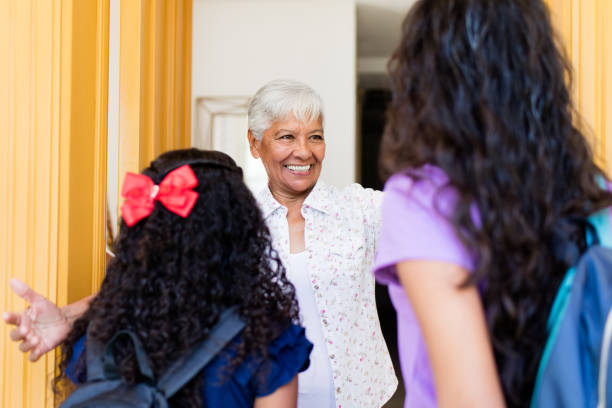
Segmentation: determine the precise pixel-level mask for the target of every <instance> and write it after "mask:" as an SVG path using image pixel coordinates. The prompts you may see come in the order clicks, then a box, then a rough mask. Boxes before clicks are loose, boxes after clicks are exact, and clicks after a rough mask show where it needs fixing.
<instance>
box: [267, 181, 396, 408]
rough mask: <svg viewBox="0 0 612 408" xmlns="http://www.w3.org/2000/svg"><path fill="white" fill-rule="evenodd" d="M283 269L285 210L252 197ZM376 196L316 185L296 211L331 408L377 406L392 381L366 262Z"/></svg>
mask: <svg viewBox="0 0 612 408" xmlns="http://www.w3.org/2000/svg"><path fill="white" fill-rule="evenodd" d="M258 201H259V205H260V208H261V210H262V212H263V216H264V218H265V220H266V223H267V224H268V228H269V229H270V233H271V235H272V245H273V247H274V249H276V251H278V253H279V256H280V258H281V260H282V262H283V264H284V265H287V264H288V263H287V259H288V256H289V226H288V223H287V208H286V207H284V206H282V205H281V204H280V203H279V202H278V201H276V200H275V199H274V197H273V196H272V193H271V192H270V190H269V189H268V188H266V189H264V190H263V191H262V192H261V193H260V194H259V196H258ZM381 202H382V192H380V191H374V190H372V189H365V188H363V187H361V186H360V185H359V184H352V185H350V186H348V187H346V188H344V189H338V188H336V187H333V186H327V185H325V184H324V183H323V182H321V181H319V182H318V183H317V184H316V185H315V187H314V188H313V190H312V191H311V192H310V194H309V195H308V197H306V200H304V203H303V204H302V216H303V217H304V219H305V230H304V239H305V246H306V251H307V259H308V261H307V262H308V271H309V275H310V276H309V278H310V282H311V283H312V288H313V291H314V293H315V298H316V304H317V308H318V314H319V316H320V318H321V325H322V328H323V332H324V335H325V340H326V343H327V344H326V345H327V351H328V353H329V359H330V362H331V368H332V373H333V379H334V390H335V398H336V406H337V407H338V408H353V407H355V408H360V407H363V408H374V407H381V406H382V405H383V404H384V403H385V402H386V401H387V400H388V399H389V398H391V396H392V395H393V393H394V392H395V389H396V387H397V378H396V376H395V371H394V369H393V365H392V363H391V358H390V357H389V352H388V350H387V346H386V344H385V340H384V338H383V336H382V332H381V330H380V323H379V321H378V315H377V311H376V301H375V297H374V278H373V275H372V261H373V258H374V252H375V250H376V241H377V239H378V235H379V232H380V226H381V214H380V207H381Z"/></svg>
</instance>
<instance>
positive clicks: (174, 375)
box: [157, 307, 245, 398]
mask: <svg viewBox="0 0 612 408" xmlns="http://www.w3.org/2000/svg"><path fill="white" fill-rule="evenodd" d="M244 326H245V323H244V321H243V320H242V319H241V318H240V316H238V312H237V310H236V307H232V308H229V309H227V310H225V311H224V312H223V313H221V316H220V317H219V322H218V323H217V324H216V325H215V326H214V327H213V328H212V330H211V331H210V334H209V335H208V337H207V338H206V339H205V340H204V341H202V342H200V343H198V344H196V345H195V346H194V347H193V348H192V349H191V350H190V351H189V352H187V353H185V355H183V356H182V357H180V358H179V359H178V360H176V361H175V362H174V363H172V364H171V365H170V367H169V368H168V369H167V370H166V371H165V372H164V374H163V375H162V376H161V378H160V379H159V381H158V383H157V386H158V388H159V389H160V390H161V391H162V392H163V393H164V394H165V396H166V398H170V397H172V395H174V394H175V393H176V392H177V391H178V390H180V389H181V388H182V387H183V386H184V385H185V384H187V383H188V382H189V381H190V380H191V379H192V378H193V377H195V375H196V374H198V373H199V372H200V371H201V370H202V369H203V368H204V367H205V366H206V364H207V363H208V362H209V361H210V360H211V359H212V358H213V357H214V356H215V355H217V353H219V351H221V350H222V349H223V348H224V347H225V346H226V344H227V343H229V341H230V340H232V339H233V338H234V337H235V336H236V335H237V334H238V333H239V332H240V331H241V330H242V329H243V328H244Z"/></svg>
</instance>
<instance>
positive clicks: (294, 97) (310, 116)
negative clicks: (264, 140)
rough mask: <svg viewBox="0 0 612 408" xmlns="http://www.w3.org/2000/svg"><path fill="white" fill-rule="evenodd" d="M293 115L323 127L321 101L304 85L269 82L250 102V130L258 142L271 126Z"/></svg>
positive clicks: (295, 82)
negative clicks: (317, 121) (318, 120)
mask: <svg viewBox="0 0 612 408" xmlns="http://www.w3.org/2000/svg"><path fill="white" fill-rule="evenodd" d="M290 113H293V115H294V116H295V118H296V119H297V120H299V121H300V122H311V121H313V120H317V119H319V118H321V123H322V124H323V102H322V101H321V97H320V96H319V95H318V94H317V93H316V92H315V91H314V89H312V88H311V87H309V86H308V85H306V84H303V83H301V82H298V81H292V80H289V79H276V80H274V81H271V82H268V83H267V84H265V85H264V86H262V87H261V88H259V90H258V91H257V92H256V93H255V96H253V97H252V98H251V100H250V101H249V114H248V115H249V129H250V130H251V132H253V136H255V138H256V139H257V140H261V137H262V136H263V132H264V131H265V130H266V129H268V128H269V127H270V126H271V125H272V123H273V122H276V121H278V120H281V119H284V118H286V117H287V115H289V114H290Z"/></svg>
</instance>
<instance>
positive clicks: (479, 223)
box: [375, 0, 612, 407]
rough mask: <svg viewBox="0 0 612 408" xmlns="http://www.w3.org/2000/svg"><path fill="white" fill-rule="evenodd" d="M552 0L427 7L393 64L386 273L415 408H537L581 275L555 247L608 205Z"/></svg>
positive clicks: (427, 3)
mask: <svg viewBox="0 0 612 408" xmlns="http://www.w3.org/2000/svg"><path fill="white" fill-rule="evenodd" d="M557 44H558V42H557V40H556V39H555V37H554V35H553V30H552V28H551V22H550V16H549V13H548V10H547V7H546V5H545V4H544V2H543V1H542V0H420V1H418V2H417V3H416V4H415V5H414V6H413V7H412V9H411V11H410V12H409V14H408V16H407V17H406V19H405V21H404V25H403V33H402V40H401V42H400V44H399V46H398V47H397V49H396V51H395V53H394V55H393V57H392V60H391V63H390V71H391V72H390V75H391V79H392V81H391V82H392V90H393V100H392V102H391V106H390V109H389V122H388V124H387V129H386V131H385V135H384V138H383V144H382V148H381V158H382V167H383V171H384V173H385V174H386V175H387V176H390V175H393V176H392V177H390V178H389V179H388V181H387V183H386V186H385V191H386V193H385V197H384V199H383V210H382V211H383V215H382V216H383V227H382V232H381V237H380V240H379V246H378V253H377V256H376V260H375V275H376V278H377V279H378V280H379V281H380V282H381V283H383V284H386V285H388V286H389V292H390V295H391V299H392V301H393V304H394V306H395V308H396V309H397V311H398V328H399V348H400V360H401V368H402V374H403V377H404V381H405V387H406V402H405V406H406V407H431V406H440V407H450V406H452V407H462V406H465V407H480V406H482V407H498V406H506V405H507V406H511V407H522V406H526V405H528V403H529V399H530V397H531V391H532V388H533V383H534V379H535V376H536V372H537V368H538V363H539V360H540V355H541V353H542V351H543V347H544V344H545V341H546V337H547V336H546V319H547V317H548V313H549V310H550V308H551V305H552V302H553V299H554V295H555V293H556V291H557V289H558V286H559V284H560V283H561V280H562V278H563V276H564V274H565V271H566V270H567V267H568V266H569V265H567V264H566V263H565V262H564V261H563V260H561V259H558V258H556V257H555V254H554V251H553V248H552V242H553V237H554V236H555V234H556V233H557V232H558V231H560V230H561V231H565V232H566V233H567V236H569V237H571V239H572V240H573V241H575V242H576V243H577V244H578V246H579V247H580V248H584V246H585V243H584V242H583V241H584V240H583V239H582V237H584V230H583V227H582V226H579V225H576V224H573V223H571V222H570V221H569V218H570V217H572V216H578V217H586V216H588V215H589V214H591V213H593V212H595V211H597V210H599V209H602V208H606V207H608V206H610V204H611V203H612V195H611V194H610V193H609V192H607V191H605V190H602V189H601V188H600V187H599V186H598V184H597V181H596V179H597V178H598V177H603V172H602V171H601V169H600V168H599V167H598V166H597V165H596V164H595V163H594V161H593V156H592V153H591V151H590V149H589V146H588V144H587V142H586V139H585V137H584V136H583V134H582V133H581V132H580V130H579V129H577V128H576V127H575V126H574V125H573V124H574V123H576V122H575V116H574V114H575V112H574V110H573V107H572V105H571V102H570V96H569V95H570V94H569V91H568V84H567V83H566V78H569V77H570V75H569V74H570V72H569V63H568V62H567V60H566V59H565V57H564V56H563V54H562V53H561V52H560V50H559V48H558V47H557Z"/></svg>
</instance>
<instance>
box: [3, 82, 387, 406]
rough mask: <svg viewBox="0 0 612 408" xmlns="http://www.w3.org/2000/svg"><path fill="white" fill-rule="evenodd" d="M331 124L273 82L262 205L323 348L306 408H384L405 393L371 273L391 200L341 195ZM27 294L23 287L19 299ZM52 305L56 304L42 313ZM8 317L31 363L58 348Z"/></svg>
mask: <svg viewBox="0 0 612 408" xmlns="http://www.w3.org/2000/svg"><path fill="white" fill-rule="evenodd" d="M323 122H324V114H323V106H322V102H321V99H320V97H319V96H318V95H317V94H316V93H315V92H314V91H313V90H312V89H311V88H310V87H308V86H307V85H304V84H302V83H300V82H296V81H288V80H276V81H272V82H270V83H268V84H266V85H265V86H263V87H262V88H261V89H260V90H259V91H258V92H257V93H256V94H255V96H254V97H253V98H252V100H251V103H250V106H249V131H248V139H249V144H250V149H251V153H252V155H253V156H254V157H255V158H259V159H261V161H262V163H263V165H264V167H265V169H266V172H267V174H268V178H269V181H268V188H266V189H265V190H264V191H262V192H261V194H260V195H259V196H258V200H259V204H260V207H261V210H262V212H263V216H264V218H265V220H266V223H267V225H268V227H269V229H270V232H271V235H272V241H273V247H274V248H275V249H276V250H277V251H278V253H279V255H280V258H281V260H282V262H283V263H284V264H285V266H286V268H287V274H288V277H289V280H290V281H291V282H292V283H293V284H294V286H295V287H296V292H297V297H298V302H299V306H300V315H301V318H302V320H303V324H304V326H305V327H306V335H307V337H308V338H309V339H310V340H311V341H312V342H313V343H314V350H313V352H312V354H311V366H310V368H309V369H308V370H307V371H306V372H304V373H301V374H300V375H299V378H298V388H299V391H298V405H299V406H300V407H304V408H306V407H317V408H318V407H334V406H335V407H367V408H371V407H380V406H382V405H383V404H384V403H385V402H386V401H387V400H388V399H389V398H390V397H391V396H392V395H393V393H394V391H395V388H396V386H397V379H396V377H395V372H394V370H393V366H392V364H391V360H390V357H389V354H388V351H387V347H386V344H385V341H384V338H383V336H382V333H381V330H380V325H379V321H378V317H377V312H376V302H375V298H374V279H373V276H372V273H371V267H372V261H373V257H374V252H375V249H376V241H377V238H378V234H379V229H380V223H381V218H380V204H381V199H382V193H380V192H377V191H373V190H370V189H364V188H363V187H361V186H360V185H358V184H353V185H350V186H348V187H346V188H344V189H337V188H335V187H332V186H328V185H326V184H325V183H323V182H322V181H321V180H319V175H320V174H321V166H322V164H323V159H324V158H325V132H324V126H323ZM27 290H28V289H27V288H23V287H21V288H18V291H19V293H23V292H24V291H27ZM28 296H33V295H32V294H31V293H29V292H28ZM26 300H29V299H27V298H26ZM29 301H30V300H29ZM38 301H40V302H41V304H43V303H44V302H45V300H44V299H39V300H38ZM50 305H52V304H50V302H48V301H46V303H44V305H43V307H41V309H42V310H48V309H51V306H50ZM82 309H84V306H83V305H79V304H73V305H69V306H67V307H66V309H65V311H66V312H67V313H68V314H69V315H74V314H78V313H79V312H80V310H82ZM54 313H56V315H57V316H56V319H59V321H62V322H63V321H66V319H65V318H62V316H61V313H59V312H58V311H57V310H56V311H54ZM45 314H46V313H39V318H42V316H44V315H45ZM5 320H6V321H7V322H9V323H12V324H15V325H19V326H20V327H19V328H18V329H16V330H13V332H12V334H11V337H12V338H13V340H15V341H19V340H24V342H23V343H22V344H21V346H20V349H21V350H22V351H28V350H30V349H33V353H34V354H33V355H32V356H31V357H33V358H38V356H40V354H41V353H43V352H45V351H47V350H48V349H49V348H50V347H53V346H54V345H55V344H54V343H55V340H53V341H46V340H45V336H49V337H50V336H51V334H45V333H44V332H43V333H42V337H41V333H40V330H38V329H37V330H33V327H32V322H31V319H29V318H28V317H27V316H26V314H25V313H24V314H22V315H18V314H6V315H5ZM52 335H53V336H54V337H53V338H52V339H55V338H57V337H59V336H58V335H57V334H56V333H55V332H54V333H52ZM33 343H34V344H33ZM41 343H42V344H41Z"/></svg>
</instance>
